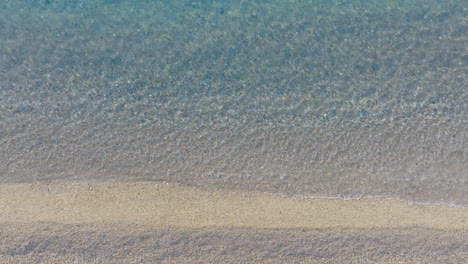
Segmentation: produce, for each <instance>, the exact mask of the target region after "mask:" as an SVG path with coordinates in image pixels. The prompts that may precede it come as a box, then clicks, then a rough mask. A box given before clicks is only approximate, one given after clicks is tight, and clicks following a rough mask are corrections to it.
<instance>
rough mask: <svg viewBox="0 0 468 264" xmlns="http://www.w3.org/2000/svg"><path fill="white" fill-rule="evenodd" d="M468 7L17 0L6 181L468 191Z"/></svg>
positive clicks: (4, 114) (5, 136) (11, 14)
mask: <svg viewBox="0 0 468 264" xmlns="http://www.w3.org/2000/svg"><path fill="white" fill-rule="evenodd" d="M467 14H468V4H467V3H466V1H463V0H449V1H436V0H429V1H426V0H425V1H422V0H416V1H409V0H408V1H383V2H382V1H357V0H352V1H305V0H304V1H302V0H301V1H279V0H278V1H268V3H265V2H263V1H209V0H205V1H180V0H177V1H143V0H142V1H128V2H127V1H110V0H107V1H106V0H102V1H68V0H43V1H32V0H22V1H2V2H1V3H0V39H1V41H0V181H2V182H11V181H31V180H44V179H51V178H83V179H84V178H87V179H89V178H107V179H108V178H118V179H123V178H124V179H142V178H143V179H163V180H168V181H174V182H180V183H186V184H191V185H202V186H206V187H212V188H236V189H242V190H260V191H266V192H273V193H283V194H287V195H306V196H333V197H336V196H337V197H362V196H385V197H394V198H400V199H404V200H408V201H414V202H424V203H445V204H452V205H460V206H468V195H466V194H467V193H468V177H467V175H468V165H467V164H468V133H467V131H468V116H467V114H468V89H467V87H468V85H467V84H468V78H467V76H468V70H467V62H468V53H467V50H466V46H467V43H468V37H467V35H466V34H465V33H466V31H467V29H468V23H467V20H466V17H467Z"/></svg>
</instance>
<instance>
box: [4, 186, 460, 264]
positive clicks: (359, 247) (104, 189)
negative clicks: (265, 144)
mask: <svg viewBox="0 0 468 264" xmlns="http://www.w3.org/2000/svg"><path fill="white" fill-rule="evenodd" d="M0 211H1V212H2V213H1V214H0V225H1V226H2V230H3V231H2V233H1V234H0V237H1V239H2V241H0V258H1V259H3V260H4V261H6V262H5V263H31V262H36V263H64V262H69V261H76V262H77V263H362V262H370V263H441V261H442V263H463V262H462V260H463V259H464V258H465V257H467V256H468V247H467V246H466V245H467V244H466V242H467V239H466V238H467V237H468V210H466V209H464V208H455V207H447V206H439V205H417V204H408V203H406V202H402V201H397V200H391V199H384V198H364V199H353V200H340V199H319V198H293V197H281V196H278V195H271V194H265V193H256V192H251V193H247V192H238V191H211V190H210V191H208V190H203V189H200V188H196V187H188V186H182V185H176V184H168V183H165V182H160V181H141V182H98V181H86V182H70V181H51V182H41V183H10V184H3V185H1V186H0Z"/></svg>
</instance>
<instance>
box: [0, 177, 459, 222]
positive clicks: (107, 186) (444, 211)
mask: <svg viewBox="0 0 468 264" xmlns="http://www.w3.org/2000/svg"><path fill="white" fill-rule="evenodd" d="M0 211H2V212H3V213H2V215H1V216H0V223H6V222H16V223H33V222H58V223H63V224H90V223H106V224H110V223H115V224H117V223H132V224H142V225H157V226H177V227H188V228H197V227H206V226H230V227H253V228H330V227H349V228H369V227H408V226H419V227H427V228H436V229H446V228H453V229H468V220H467V219H468V210H467V209H466V208H462V207H450V206H445V205H423V204H415V203H407V202H404V201H400V200H395V199H388V198H362V199H347V200H342V199H335V198H307V197H284V196H280V195H273V194H265V193H259V192H240V191H211V190H205V189H201V188H197V187H191V186H181V185H177V184H170V183H165V182H160V181H138V182H98V181H85V182H77V181H75V182H71V181H51V182H38V183H15V184H0Z"/></svg>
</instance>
